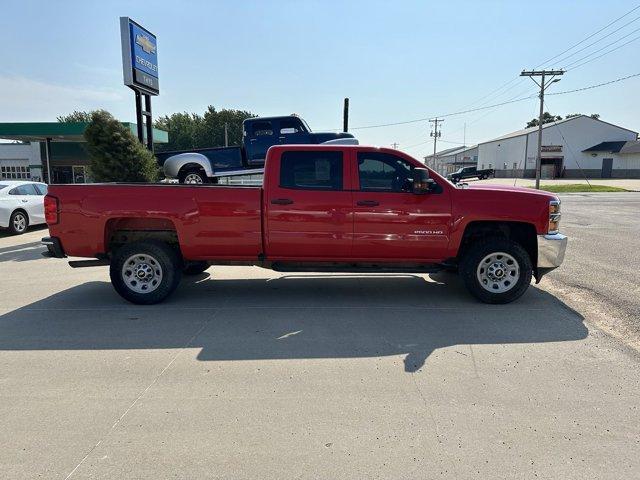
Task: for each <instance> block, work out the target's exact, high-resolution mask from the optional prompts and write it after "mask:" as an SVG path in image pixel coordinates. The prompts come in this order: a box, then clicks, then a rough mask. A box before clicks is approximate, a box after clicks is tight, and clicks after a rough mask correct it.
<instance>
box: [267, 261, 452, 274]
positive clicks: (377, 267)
mask: <svg viewBox="0 0 640 480" xmlns="http://www.w3.org/2000/svg"><path fill="white" fill-rule="evenodd" d="M268 268H271V269H272V270H274V271H276V272H283V273H295V272H323V273H328V272H334V273H435V272H439V271H440V270H442V268H443V267H442V266H441V265H431V264H424V265H420V264H406V263H405V264H402V263H397V264H396V263H340V262H309V263H300V262H273V263H272V264H271V265H269V267H268Z"/></svg>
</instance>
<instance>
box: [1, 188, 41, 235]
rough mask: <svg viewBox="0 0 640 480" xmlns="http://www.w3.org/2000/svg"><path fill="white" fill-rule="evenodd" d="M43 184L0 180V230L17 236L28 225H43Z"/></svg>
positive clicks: (25, 229) (24, 230)
mask: <svg viewBox="0 0 640 480" xmlns="http://www.w3.org/2000/svg"><path fill="white" fill-rule="evenodd" d="M46 194H47V185H46V184H44V183H37V182H27V181H17V180H0V228H8V229H9V231H10V232H11V233H14V234H16V235H19V234H21V233H24V232H26V231H27V227H28V226H29V225H37V224H40V223H45V219H44V196H45V195H46Z"/></svg>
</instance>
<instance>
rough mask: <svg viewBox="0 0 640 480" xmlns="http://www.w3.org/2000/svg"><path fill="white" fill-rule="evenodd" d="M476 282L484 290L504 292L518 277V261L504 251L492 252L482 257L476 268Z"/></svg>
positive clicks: (513, 285)
mask: <svg viewBox="0 0 640 480" xmlns="http://www.w3.org/2000/svg"><path fill="white" fill-rule="evenodd" d="M476 276H477V278H478V282H479V283H480V285H482V288H484V289H485V290H486V291H488V292H491V293H505V292H508V291H509V290H511V289H512V288H513V287H515V286H516V284H517V283H518V280H519V279H520V265H519V264H518V261H517V260H516V259H515V258H513V256H511V255H509V254H508V253H505V252H494V253H490V254H489V255H487V256H486V257H484V258H483V259H482V260H481V261H480V263H479V264H478V268H477V270H476Z"/></svg>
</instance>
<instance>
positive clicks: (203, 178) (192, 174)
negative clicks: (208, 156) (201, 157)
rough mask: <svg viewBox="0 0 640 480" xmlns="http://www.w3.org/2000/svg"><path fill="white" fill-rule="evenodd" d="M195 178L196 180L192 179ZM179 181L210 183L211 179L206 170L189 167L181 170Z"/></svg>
mask: <svg viewBox="0 0 640 480" xmlns="http://www.w3.org/2000/svg"><path fill="white" fill-rule="evenodd" d="M192 179H194V180H195V181H192ZM178 181H179V182H180V183H190V184H194V185H198V184H203V183H209V179H208V177H207V174H206V173H205V172H204V170H202V169H199V168H188V169H184V170H180V173H179V174H178Z"/></svg>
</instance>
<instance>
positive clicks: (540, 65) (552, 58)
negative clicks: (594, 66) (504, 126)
mask: <svg viewBox="0 0 640 480" xmlns="http://www.w3.org/2000/svg"><path fill="white" fill-rule="evenodd" d="M638 9H640V5H637V6H636V7H634V8H632V9H631V10H629V11H628V12H626V13H624V14H623V15H621V16H619V17H618V18H616V19H614V20H612V21H611V22H609V23H608V24H606V25H605V26H604V27H602V28H600V29H599V30H597V31H595V32H593V33H592V34H590V35H588V36H586V37H585V38H583V39H582V40H580V41H579V42H577V43H574V44H573V45H571V46H570V47H569V48H567V49H565V50H563V51H562V52H560V53H558V54H557V55H554V56H553V57H551V58H549V59H548V60H545V61H544V62H542V63H540V64H539V65H536V66H535V67H534V69H535V68H539V67H542V66H543V65H545V64H547V63H549V62H550V61H552V60H555V59H556V58H558V57H561V56H562V55H564V54H565V53H567V52H569V51H571V50H573V49H574V48H575V47H577V46H579V45H582V44H583V43H584V42H586V41H587V40H589V39H591V38H593V37H595V36H596V35H598V34H599V33H601V32H603V31H605V30H606V29H607V28H609V27H610V26H612V25H614V24H616V23H618V22H619V21H620V20H622V19H623V18H625V17H626V16H628V15H630V14H632V13H633V12H635V11H636V10H638ZM638 19H640V16H639V17H636V18H634V19H633V20H631V21H630V22H627V23H625V24H624V25H622V26H621V27H619V28H617V29H615V30H613V31H612V32H610V33H608V34H606V35H604V36H603V37H601V38H599V39H598V40H596V41H595V42H592V43H590V44H589V45H587V46H586V47H583V48H581V49H580V50H577V51H575V52H573V53H572V54H570V55H568V56H566V57H565V58H563V59H562V60H563V61H564V60H567V59H569V58H571V57H572V56H574V55H576V54H577V53H579V52H581V51H584V50H586V49H587V48H589V47H591V46H593V45H595V44H596V43H598V42H601V41H602V40H604V39H605V38H607V37H610V36H611V35H613V34H614V33H616V32H619V31H620V30H622V29H623V28H625V27H626V26H627V25H629V24H631V23H633V22H635V21H637V20H638ZM623 38H624V37H623ZM619 40H620V39H619ZM614 43H615V42H614ZM518 79H520V77H515V78H512V79H511V80H509V81H507V82H506V83H504V84H502V85H501V86H500V87H498V88H496V89H494V90H492V91H491V92H489V93H488V94H487V95H485V96H483V97H481V98H479V99H478V100H476V101H474V102H472V103H470V104H469V106H472V105H476V104H477V103H478V102H481V101H482V100H484V99H487V98H490V97H492V96H493V95H494V94H496V93H498V92H499V91H500V90H502V89H504V88H505V87H507V86H508V85H510V84H512V83H513V82H516V84H515V85H512V86H511V87H510V88H507V89H506V90H504V91H503V92H502V93H501V94H500V95H498V96H501V95H504V94H505V93H507V92H508V91H509V90H512V89H513V88H515V87H517V86H518V85H520V84H522V82H523V79H520V81H517V80H518ZM485 103H486V102H485ZM482 105H483V104H480V106H482Z"/></svg>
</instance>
